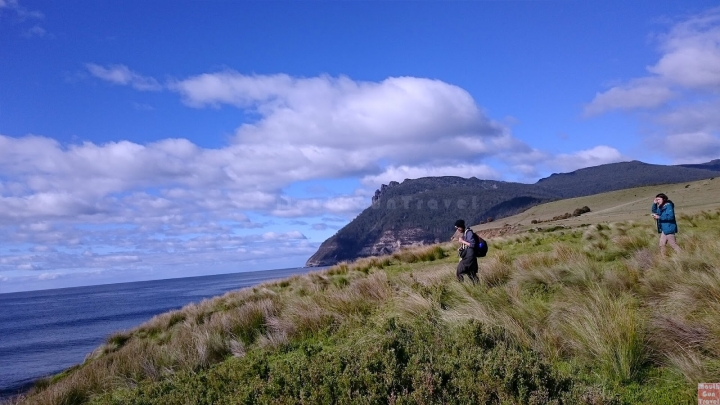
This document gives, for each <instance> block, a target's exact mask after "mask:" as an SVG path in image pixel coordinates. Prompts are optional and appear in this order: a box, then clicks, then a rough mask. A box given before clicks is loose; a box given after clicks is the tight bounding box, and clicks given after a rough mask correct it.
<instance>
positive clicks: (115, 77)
mask: <svg viewBox="0 0 720 405" xmlns="http://www.w3.org/2000/svg"><path fill="white" fill-rule="evenodd" d="M85 67H86V68H87V70H88V71H89V72H90V74H91V75H93V76H95V77H97V78H98V79H102V80H105V81H108V82H110V83H113V84H119V85H123V86H132V87H133V88H134V89H135V90H141V91H159V90H162V88H163V87H162V85H161V84H160V83H159V82H158V81H157V80H156V79H154V78H152V77H146V76H142V75H139V74H137V73H135V72H133V71H131V70H130V69H128V67H127V66H125V65H110V66H109V67H107V68H106V67H103V66H100V65H98V64H95V63H88V64H86V65H85Z"/></svg>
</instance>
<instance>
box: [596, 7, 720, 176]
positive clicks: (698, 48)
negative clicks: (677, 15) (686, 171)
mask: <svg viewBox="0 0 720 405" xmlns="http://www.w3.org/2000/svg"><path fill="white" fill-rule="evenodd" d="M656 38H657V40H658V43H659V50H660V52H661V55H660V58H659V60H658V61H657V63H655V64H654V65H652V66H648V67H647V71H648V75H647V76H645V77H640V78H635V79H631V80H629V81H628V82H627V83H625V84H621V85H619V86H615V87H613V88H611V89H609V90H607V91H605V92H602V93H598V94H596V95H595V98H594V99H593V100H592V101H591V102H590V103H589V104H588V105H586V106H585V115H586V116H592V115H598V114H602V113H604V112H607V111H610V110H616V109H620V110H637V109H644V110H645V112H646V113H645V114H643V115H641V116H640V118H641V119H642V120H648V119H649V122H650V123H651V124H652V125H651V126H650V128H651V130H650V131H648V132H650V133H651V135H650V137H651V138H652V139H648V140H647V143H648V144H649V145H650V146H651V148H652V149H654V150H656V151H658V152H660V153H662V154H664V155H666V156H670V157H671V158H672V159H673V160H674V161H675V162H676V163H687V162H702V161H708V160H711V159H717V158H718V157H720V151H719V150H718V148H717V144H718V142H719V140H720V118H718V117H719V115H718V114H717V111H719V110H720V97H719V96H718V94H720V93H719V92H718V90H720V7H716V8H713V9H710V10H708V11H706V12H704V13H700V14H697V15H694V16H691V17H689V18H686V19H684V20H682V21H679V22H677V23H676V24H675V25H674V26H672V27H671V28H670V29H669V30H668V32H667V33H664V34H661V35H657V36H656Z"/></svg>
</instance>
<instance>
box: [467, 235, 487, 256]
mask: <svg viewBox="0 0 720 405" xmlns="http://www.w3.org/2000/svg"><path fill="white" fill-rule="evenodd" d="M467 231H470V232H471V233H472V236H473V238H475V246H474V249H473V250H474V251H475V257H485V256H486V255H487V252H488V243H487V241H486V240H485V239H483V238H481V237H480V236H479V235H478V234H477V233H475V231H473V230H472V229H470V228H468V229H467ZM467 231H465V232H467Z"/></svg>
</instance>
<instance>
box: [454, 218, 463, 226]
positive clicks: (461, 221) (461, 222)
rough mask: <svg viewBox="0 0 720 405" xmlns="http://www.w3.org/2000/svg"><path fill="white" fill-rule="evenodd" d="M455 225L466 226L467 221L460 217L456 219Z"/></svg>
mask: <svg viewBox="0 0 720 405" xmlns="http://www.w3.org/2000/svg"><path fill="white" fill-rule="evenodd" d="M455 226H456V227H458V228H465V221H463V220H462V219H458V220H457V221H455Z"/></svg>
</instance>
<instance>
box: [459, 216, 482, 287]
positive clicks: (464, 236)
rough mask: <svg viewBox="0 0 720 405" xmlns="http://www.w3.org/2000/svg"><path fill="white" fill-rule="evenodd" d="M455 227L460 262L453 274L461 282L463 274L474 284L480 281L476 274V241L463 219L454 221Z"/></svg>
mask: <svg viewBox="0 0 720 405" xmlns="http://www.w3.org/2000/svg"><path fill="white" fill-rule="evenodd" d="M455 229H456V230H457V231H458V232H459V233H460V249H458V253H459V254H460V263H458V265H457V272H456V273H455V274H456V275H457V279H458V281H460V282H461V283H462V282H463V279H464V278H463V275H467V276H468V277H469V278H470V280H471V281H472V282H473V284H476V283H477V282H478V281H480V280H479V279H478V275H477V274H478V262H477V257H475V245H476V244H477V241H476V240H475V237H474V236H473V233H472V230H470V229H468V228H465V221H463V220H462V219H458V220H457V221H455Z"/></svg>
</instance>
